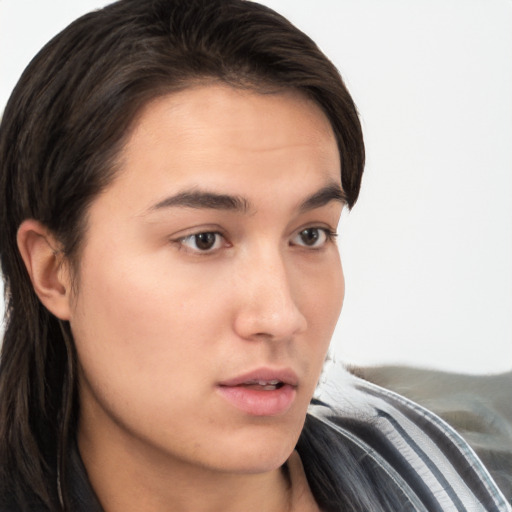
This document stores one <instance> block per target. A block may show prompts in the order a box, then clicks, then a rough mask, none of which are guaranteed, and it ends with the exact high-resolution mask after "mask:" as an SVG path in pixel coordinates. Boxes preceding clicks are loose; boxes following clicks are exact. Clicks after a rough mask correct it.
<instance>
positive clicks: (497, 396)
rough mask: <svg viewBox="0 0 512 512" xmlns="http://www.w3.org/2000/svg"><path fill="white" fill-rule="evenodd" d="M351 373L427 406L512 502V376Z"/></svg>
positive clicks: (398, 370) (381, 370) (397, 370)
mask: <svg viewBox="0 0 512 512" xmlns="http://www.w3.org/2000/svg"><path fill="white" fill-rule="evenodd" d="M351 370H352V371H353V373H356V374H357V375H359V376H360V377H363V378H365V379H367V380H369V381H370V382H373V383H375V384H378V385H379V386H382V387H385V388H388V389H391V390H392V391H396V392H397V393H400V394H401V395H404V396H405V397H407V398H410V399H411V400H414V401H415V402H417V403H419V404H420V405H423V406H425V407H426V408H428V409H430V410H431V411H433V412H435V413H436V414H437V415H438V416H440V417H441V418H443V419H444V420H445V421H446V422H447V423H449V424H450V425H451V426H452V427H454V428H455V430H457V431H458V432H459V433H460V434H461V435H462V437H464V438H465V439H466V441H467V442H468V443H469V444H470V445H471V446H472V448H473V449H474V450H475V452H476V453H477V454H478V455H479V457H480V459H481V460H482V461H483V462H484V464H485V465H486V466H487V468H488V469H489V472H490V473H491V474H492V476H493V477H494V479H495V481H496V483H497V484H498V486H499V487H501V489H502V491H503V493H504V494H505V496H506V497H507V499H508V500H509V501H510V502H511V503H512V372H508V373H503V374H499V375H488V376H487V375H486V376H474V375H462V374H455V373H446V372H439V371H434V370H424V369H417V368H408V367H401V366H383V367H369V368H357V369H351Z"/></svg>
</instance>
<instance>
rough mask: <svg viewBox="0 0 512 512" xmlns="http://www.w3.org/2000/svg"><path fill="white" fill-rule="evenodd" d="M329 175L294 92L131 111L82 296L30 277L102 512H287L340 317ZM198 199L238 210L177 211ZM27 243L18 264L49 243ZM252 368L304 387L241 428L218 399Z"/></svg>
mask: <svg viewBox="0 0 512 512" xmlns="http://www.w3.org/2000/svg"><path fill="white" fill-rule="evenodd" d="M340 175H341V170H340V161H339V154H338V149H337V145H336V141H335V138H334V135H333V132H332V128H331V126H330V124H329V122H328V120H327V118H326V116H325V115H324V114H323V112H322V111H321V110H320V108H319V107H318V106H317V105H316V104H315V103H313V102H311V101H310V100H307V99H306V98H304V97H303V96H301V95H300V94H299V93H297V92H293V91H284V92H279V93H275V94H259V93H257V92H251V91H246V90H238V89H234V88H230V87H228V86H222V85H208V86H198V87H195V88H190V89H187V90H185V91H183V92H180V93H175V94H172V95H169V96H165V97H162V98H159V99H157V100H155V101H153V102H152V103H150V104H149V105H147V106H146V107H145V108H144V110H143V111H142V112H141V114H140V116H139V118H138V120H137V122H136V123H135V125H134V127H133V130H132V132H131V133H130V135H129V137H128V140H127V142H126V145H125V147H124V148H123V150H122V151H121V154H120V158H119V172H118V175H117V176H116V178H115V180H114V181H113V183H112V184H111V185H110V186H109V187H107V188H106V190H105V191H104V192H103V193H102V194H100V196H99V197H98V198H97V199H96V200H95V201H94V202H93V203H92V205H91V207H90V210H89V212H88V227H87V232H86V234H85V240H84V244H83V250H82V253H81V261H80V265H79V274H78V276H76V277H77V278H78V281H77V282H78V291H77V293H76V294H74V293H73V288H72V287H71V281H70V279H69V278H68V277H67V276H68V273H67V272H66V271H65V266H64V267H62V266H58V265H56V264H55V263H54V264H53V266H52V265H46V266H44V265H40V266H42V267H44V268H45V269H46V274H45V275H46V281H45V286H46V289H48V290H50V291H48V292H47V295H48V297H46V303H47V305H48V307H49V308H50V309H52V308H53V311H54V312H55V313H56V314H57V315H58V316H60V317H61V318H64V319H68V320H69V321H70V324H71V328H72V332H73V335H74V338H75V342H76V348H77V353H78V359H79V364H80V375H79V393H80V404H81V414H80V420H79V432H78V442H79V448H80V452H81V454H82V457H83V459H84V463H85V466H86V468H87V471H88V474H89V478H90V480H91V483H92V485H93V487H94V489H95V491H96V493H97V495H98V497H99V499H100V501H101V503H102V505H103V507H104V508H105V510H106V511H107V512H117V511H125V512H126V511H132V510H133V511H135V510H138V511H140V510H152V511H156V512H158V511H169V510H172V511H185V510H188V511H192V510H193V511H195V512H197V511H205V512H206V511H209V512H211V511H224V512H226V511H240V510H244V511H252V510H258V511H261V510H265V511H269V512H271V511H280V512H282V511H283V510H287V507H288V504H289V497H290V489H289V482H288V481H287V480H286V478H285V476H284V473H283V471H282V470H281V469H280V468H281V466H282V465H283V464H284V463H285V461H286V460H287V459H288V458H289V457H290V454H291V453H292V452H293V449H294V446H295V444H296V442H297V439H298V437H299V435H300V432H301V429H302V426H303V423H304V419H305V415H306V410H307V406H308V403H309V401H310V399H311V396H312V394H313V392H314V389H315V386H316V384H317V381H318V378H319V375H320V372H321V369H322V365H323V362H324V359H325V356H326V352H327V349H328V346H329V341H330V338H331V335H332V332H333V330H334V327H335V324H336V321H337V318H338V316H339V313H340V310H341V305H342V301H343V294H344V281H343V273H342V268H341V263H340V259H339V253H338V249H337V246H336V244H335V242H334V241H333V240H331V239H330V238H329V237H328V236H325V233H326V232H330V231H335V229H336V227H337V224H338V221H339V217H340V213H341V210H342V207H343V201H340V200H339V197H335V196H336V194H333V193H332V191H333V190H334V189H337V190H339V191H341V180H340ZM326 187H327V188H328V190H329V191H330V192H329V193H327V195H325V194H324V196H325V197H323V199H322V198H321V199H320V200H319V201H315V202H314V203H312V202H311V201H309V203H308V201H307V200H308V198H311V197H312V196H315V194H317V193H318V192H319V191H321V190H323V189H325V188H326ZM198 191H199V192H201V193H203V192H208V193H214V194H222V195H229V196H234V197H236V198H237V202H236V204H235V206H233V205H231V206H229V205H226V204H224V203H223V202H222V201H221V203H222V204H216V205H213V204H211V202H210V203H207V204H204V201H203V199H204V198H203V199H201V200H200V201H199V202H197V201H196V199H194V200H193V201H192V202H194V201H195V203H194V204H188V205H183V204H181V203H182V202H183V201H181V203H180V201H176V199H175V198H176V194H179V193H183V192H187V193H188V194H189V196H190V193H194V194H196V195H197V192H198ZM181 197H183V196H181ZM187 197H188V196H187ZM169 198H174V199H169ZM201 201H202V202H201ZM177 202H178V203H180V204H176V203H177ZM307 228H310V229H311V230H312V231H309V232H305V231H304V230H305V229H307ZM36 231H37V226H36V225H34V224H32V225H30V223H29V224H27V225H26V226H25V227H24V228H22V229H21V230H20V232H21V234H20V235H19V236H20V240H21V242H20V243H21V246H22V247H25V249H24V250H23V249H22V253H24V254H27V253H30V247H32V246H34V247H36V248H37V247H40V248H41V251H44V244H43V243H41V242H40V241H39V242H38V240H40V239H41V238H43V239H44V240H46V241H47V242H48V243H47V245H52V244H53V243H54V242H53V241H52V242H51V244H50V241H48V240H49V238H48V237H49V236H50V235H49V234H44V233H39V239H37V238H35V237H34V236H32V240H33V241H32V243H29V242H27V240H30V239H31V237H30V235H26V236H25V238H24V235H23V233H24V232H26V233H30V232H32V233H34V232H36ZM198 233H217V234H212V235H203V237H202V241H203V242H204V241H205V240H206V241H207V242H208V243H210V242H212V241H213V245H211V247H210V246H208V244H206V245H204V244H203V245H202V246H199V247H198V241H199V242H201V239H198V238H197V237H196V236H195V235H197V234H198ZM41 234H42V235H43V236H41ZM308 235H317V236H318V238H317V239H316V240H315V239H314V238H313V243H312V245H309V244H310V243H311V240H312V238H311V236H308ZM23 240H25V242H23ZM27 247H28V249H27ZM205 247H207V249H206V250H204V248H205ZM33 252H34V251H33ZM35 252H37V250H36V251H35ZM53 254H54V253H53ZM48 258H50V256H48ZM54 258H55V256H54ZM33 259H34V261H35V262H36V263H34V264H33V266H34V267H36V270H37V261H39V260H38V259H37V258H33ZM27 260H30V257H26V256H25V261H27ZM28 266H30V264H29V265H28ZM62 268H64V270H62ZM56 269H59V270H58V271H57V270H56ZM52 272H53V274H52ZM36 273H37V272H36ZM43 274H44V273H43ZM35 281H37V279H35ZM36 290H37V286H36ZM52 294H53V295H52ZM41 295H43V298H44V293H42V292H41V293H40V296H41ZM42 300H43V299H42ZM262 367H264V368H269V369H283V368H286V369H288V370H291V371H293V372H294V373H295V375H296V376H297V385H296V388H295V393H296V394H295V398H294V400H293V402H292V404H291V406H290V407H289V408H288V409H287V410H286V411H285V412H282V413H280V414H276V415H264V416H259V415H251V414H247V413H246V412H244V411H241V410H239V409H238V408H236V407H234V406H233V405H232V404H231V403H229V401H227V400H226V399H225V398H224V397H223V396H222V394H221V393H219V388H218V386H219V383H220V382H223V381H225V380H226V379H232V378H235V377H237V376H239V375H242V374H245V373H247V372H249V371H252V370H254V369H256V368H262ZM169 482H172V485H169Z"/></svg>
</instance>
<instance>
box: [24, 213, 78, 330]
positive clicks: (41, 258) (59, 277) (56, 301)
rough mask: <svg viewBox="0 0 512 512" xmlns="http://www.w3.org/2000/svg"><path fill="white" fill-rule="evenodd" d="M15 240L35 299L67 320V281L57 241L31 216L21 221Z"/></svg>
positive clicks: (66, 273) (69, 286)
mask: <svg viewBox="0 0 512 512" xmlns="http://www.w3.org/2000/svg"><path fill="white" fill-rule="evenodd" d="M17 242H18V249H19V251H20V253H21V257H22V258H23V262H24V263H25V267H26V268H27V272H28V274H29V276H30V280H31V281H32V286H33V287H34V291H35V292H36V294H37V296H38V297H39V300H40V301H41V302H42V303H43V305H44V306H45V307H46V308H47V309H48V310H49V311H50V312H51V313H53V314H54V315H55V316H56V317H58V318H60V319H61V320H69V318H70V312H71V308H70V298H71V297H70V290H71V281H70V277H69V269H68V265H67V264H66V261H65V258H64V255H63V254H62V252H60V250H59V248H60V244H59V243H58V242H57V240H56V238H55V237H54V236H53V235H52V234H51V232H50V231H49V230H48V229H47V228H46V226H44V225H43V224H41V223H40V222H38V221H36V220H33V219H28V220H25V221H23V222H22V224H21V226H20V227H19V229H18V236H17Z"/></svg>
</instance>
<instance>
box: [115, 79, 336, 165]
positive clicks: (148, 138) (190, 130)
mask: <svg viewBox="0 0 512 512" xmlns="http://www.w3.org/2000/svg"><path fill="white" fill-rule="evenodd" d="M163 139H165V143H166V144H174V145H176V146H179V147H181V148H185V147H187V146H188V145H193V144H195V146H196V150H197V151H198V152H201V151H202V150H203V149H208V150H209V151H211V150H213V149H215V146H216V145H217V147H218V149H219V152H220V151H224V150H226V149H233V150H235V149H238V150H240V151H249V152H257V151H278V150H279V149H288V148H290V146H291V145H295V146H296V148H297V150H300V148H301V146H303V147H304V148H306V147H308V148H311V147H312V146H313V145H316V146H317V147H318V149H319V150H324V151H326V153H329V156H330V157H332V156H333V155H332V153H333V151H334V152H336V153H337V147H335V148H334V147H333V143H334V145H335V137H334V133H333V130H332V126H331V124H330V122H329V120H328V119H327V116H326V115H325V114H324V113H323V111H322V110H321V108H320V107H319V106H318V105H317V104H316V103H315V102H314V101H313V100H311V99H309V98H307V97H306V96H305V95H304V94H303V93H301V92H299V91H297V90H293V89H287V90H282V91H279V92H273V93H259V92H256V91H254V90H248V89H239V88H233V87H230V86H227V85H220V84H213V85H203V86H196V87H191V88H188V89H185V90H184V91H180V92H177V93H172V94H169V95H166V96H163V97H159V98H157V99H155V100H153V101H151V102H150V103H149V104H147V105H146V106H145V107H144V108H143V109H142V110H141V112H140V114H139V116H138V117H137V119H136V121H135V123H134V125H133V128H132V130H131V133H130V135H129V137H128V139H127V144H126V145H125V148H124V151H123V152H122V156H124V157H125V159H128V158H136V156H137V155H141V154H145V155H146V156H147V154H148V152H147V151H143V152H141V149H143V148H151V147H156V146H158V145H159V144H161V143H162V142H163ZM228 141H230V142H231V143H230V144H227V146H228V147H226V142H228ZM337 156H338V155H336V157H337Z"/></svg>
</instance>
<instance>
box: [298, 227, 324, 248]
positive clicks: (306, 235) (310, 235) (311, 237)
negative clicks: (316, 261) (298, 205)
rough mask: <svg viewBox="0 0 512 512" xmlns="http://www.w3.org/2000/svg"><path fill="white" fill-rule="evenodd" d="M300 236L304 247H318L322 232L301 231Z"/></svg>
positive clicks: (312, 229) (316, 230)
mask: <svg viewBox="0 0 512 512" xmlns="http://www.w3.org/2000/svg"><path fill="white" fill-rule="evenodd" d="M299 236H300V239H301V240H302V242H303V243H304V245H308V246H312V245H316V244H317V242H318V240H320V237H321V236H322V231H321V230H320V229H318V228H307V229H304V230H303V231H301V232H300V233H299Z"/></svg>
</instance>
